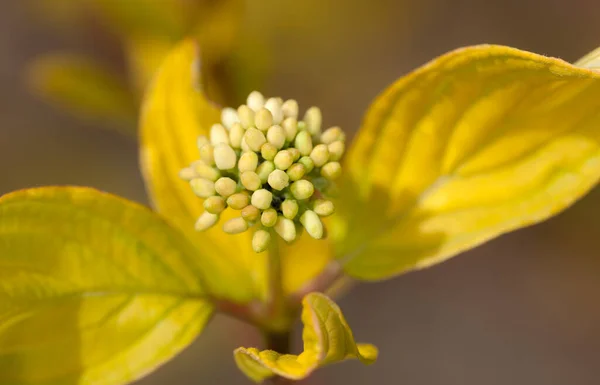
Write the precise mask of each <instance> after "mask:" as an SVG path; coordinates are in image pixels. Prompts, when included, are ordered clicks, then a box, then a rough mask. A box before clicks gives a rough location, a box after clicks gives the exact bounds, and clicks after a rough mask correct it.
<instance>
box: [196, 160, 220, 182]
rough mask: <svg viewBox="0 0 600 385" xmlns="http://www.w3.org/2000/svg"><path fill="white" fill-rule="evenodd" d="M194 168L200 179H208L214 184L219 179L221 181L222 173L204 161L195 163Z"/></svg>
mask: <svg viewBox="0 0 600 385" xmlns="http://www.w3.org/2000/svg"><path fill="white" fill-rule="evenodd" d="M192 168H193V169H194V172H195V173H196V174H197V175H198V177H200V178H204V179H208V180H210V181H213V182H214V181H216V180H217V179H219V177H220V176H221V173H220V172H219V170H216V169H215V168H213V167H210V166H207V165H206V164H204V162H202V161H200V162H194V163H193V164H192Z"/></svg>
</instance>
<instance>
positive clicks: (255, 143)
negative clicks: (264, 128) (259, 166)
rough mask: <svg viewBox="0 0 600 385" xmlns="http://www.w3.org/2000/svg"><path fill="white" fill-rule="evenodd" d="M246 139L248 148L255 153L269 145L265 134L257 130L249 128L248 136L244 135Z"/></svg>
mask: <svg viewBox="0 0 600 385" xmlns="http://www.w3.org/2000/svg"><path fill="white" fill-rule="evenodd" d="M244 139H245V140H246V143H247V144H248V147H249V148H250V149H251V150H252V151H254V152H258V151H260V148H261V147H262V145H263V144H265V143H267V138H265V134H263V133H262V132H260V131H259V130H258V129H256V128H249V129H248V131H246V135H244Z"/></svg>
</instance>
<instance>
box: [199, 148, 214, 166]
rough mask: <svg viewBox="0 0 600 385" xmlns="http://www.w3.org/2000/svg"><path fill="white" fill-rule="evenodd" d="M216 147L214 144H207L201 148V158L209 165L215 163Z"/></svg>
mask: <svg viewBox="0 0 600 385" xmlns="http://www.w3.org/2000/svg"><path fill="white" fill-rule="evenodd" d="M214 151H215V148H214V147H213V145H212V144H205V145H204V146H202V147H201V148H200V159H202V161H203V162H204V163H206V164H207V165H209V166H212V165H214V164H215V154H214Z"/></svg>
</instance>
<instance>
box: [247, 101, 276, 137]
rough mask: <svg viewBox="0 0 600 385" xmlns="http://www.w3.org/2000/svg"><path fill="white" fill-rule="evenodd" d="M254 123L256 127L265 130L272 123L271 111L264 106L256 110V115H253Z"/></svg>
mask: <svg viewBox="0 0 600 385" xmlns="http://www.w3.org/2000/svg"><path fill="white" fill-rule="evenodd" d="M254 123H255V125H256V128H258V129H259V130H260V131H264V132H266V131H267V130H268V129H269V127H271V126H272V125H273V115H272V114H271V111H269V110H267V109H266V108H261V109H260V110H258V111H257V112H256V116H255V117H254ZM248 144H250V143H248Z"/></svg>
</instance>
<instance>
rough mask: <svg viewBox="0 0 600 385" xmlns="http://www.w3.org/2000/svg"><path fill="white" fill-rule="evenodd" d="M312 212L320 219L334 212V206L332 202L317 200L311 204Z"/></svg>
mask: <svg viewBox="0 0 600 385" xmlns="http://www.w3.org/2000/svg"><path fill="white" fill-rule="evenodd" d="M313 211H314V212H315V213H317V215H318V216H320V217H327V216H329V215H331V214H333V212H334V211H335V206H334V205H333V202H332V201H328V200H325V199H317V200H315V202H314V203H313Z"/></svg>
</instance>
